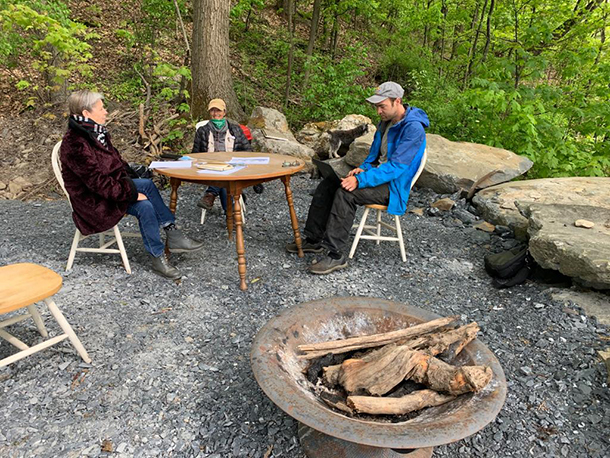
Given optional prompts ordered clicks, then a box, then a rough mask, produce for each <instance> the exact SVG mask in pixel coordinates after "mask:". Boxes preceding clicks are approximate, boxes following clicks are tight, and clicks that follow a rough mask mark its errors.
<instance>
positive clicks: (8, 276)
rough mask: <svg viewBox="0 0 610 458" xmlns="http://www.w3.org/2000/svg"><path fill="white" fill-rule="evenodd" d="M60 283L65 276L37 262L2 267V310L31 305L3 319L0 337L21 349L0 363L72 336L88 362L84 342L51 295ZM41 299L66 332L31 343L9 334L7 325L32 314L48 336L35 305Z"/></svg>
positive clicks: (75, 346) (21, 356)
mask: <svg viewBox="0 0 610 458" xmlns="http://www.w3.org/2000/svg"><path fill="white" fill-rule="evenodd" d="M61 284H62V279H61V277H60V276H59V275H57V274H56V273H55V272H53V271H52V270H50V269H47V268H46V267H42V266H39V265H37V264H30V263H21V264H11V265H8V266H4V267H0V314H4V313H9V312H14V311H16V310H20V309H22V308H26V307H27V309H28V311H27V312H26V313H24V314H21V315H14V316H12V317H11V318H9V319H7V320H4V321H0V338H2V339H4V340H6V341H7V342H8V343H10V344H11V345H13V346H15V347H17V348H18V349H19V350H21V351H19V352H17V353H15V354H13V355H11V356H8V357H6V358H3V359H2V360H0V367H4V366H6V365H8V364H11V363H14V362H15V361H19V360H20V359H22V358H25V357H26V356H29V355H32V354H34V353H37V352H39V351H40V350H44V349H45V348H47V347H50V346H51V345H55V344H56V343H59V342H61V341H62V340H65V339H70V342H71V343H72V345H74V348H76V351H77V352H78V354H79V355H80V356H81V358H83V360H84V361H85V362H86V363H90V362H91V358H89V355H88V354H87V351H86V350H85V348H84V347H83V344H82V343H81V341H80V340H79V338H78V337H77V335H76V333H75V332H74V330H73V329H72V327H71V326H70V324H69V323H68V321H67V320H66V318H65V317H64V316H63V314H62V313H61V311H60V310H59V308H57V305H55V302H54V301H53V298H52V296H53V295H54V294H55V293H56V292H57V291H59V290H60V289H61ZM41 300H44V302H45V303H46V304H47V307H49V311H50V312H51V314H52V315H53V317H54V318H55V320H56V321H57V324H59V326H60V327H61V329H62V330H63V332H64V333H63V334H61V335H59V336H57V337H51V338H50V339H47V340H45V341H43V342H41V343H39V344H37V345H34V346H32V347H30V346H28V345H27V344H25V343H24V342H23V341H21V340H19V339H18V338H17V337H15V336H13V335H12V334H9V333H8V332H7V331H5V330H4V328H6V327H7V326H10V325H12V324H15V323H18V322H20V321H23V320H25V319H27V318H32V319H33V320H34V324H36V328H37V329H38V332H40V334H41V335H42V337H45V338H46V337H49V334H48V333H47V330H46V328H45V326H44V322H43V321H42V317H41V316H40V313H39V312H38V310H37V309H36V305H35V303H36V302H39V301H41Z"/></svg>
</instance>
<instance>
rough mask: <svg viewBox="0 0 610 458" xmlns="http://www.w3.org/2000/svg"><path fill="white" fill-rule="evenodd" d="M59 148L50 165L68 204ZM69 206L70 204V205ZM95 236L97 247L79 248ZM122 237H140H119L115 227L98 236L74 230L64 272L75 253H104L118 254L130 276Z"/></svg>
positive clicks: (119, 232)
mask: <svg viewBox="0 0 610 458" xmlns="http://www.w3.org/2000/svg"><path fill="white" fill-rule="evenodd" d="M60 147H61V142H58V143H57V144H56V145H55V147H54V148H53V152H52V153H51V164H52V165H53V172H54V173H55V178H56V179H57V181H58V182H59V185H60V186H61V189H62V190H63V192H64V194H65V195H66V197H67V198H68V203H70V196H69V195H68V193H67V191H66V188H65V187H64V179H63V177H62V175H61V161H60V160H59V148H60ZM70 206H72V204H71V203H70ZM95 235H97V236H98V237H99V247H95V248H88V247H81V246H79V244H80V242H81V241H83V240H85V239H87V238H89V237H93V236H95ZM107 236H108V237H111V239H110V240H108V241H106V237H107ZM123 237H141V235H140V234H135V233H124V234H122V236H121V231H119V226H118V225H116V226H114V227H113V228H112V229H109V230H107V231H105V232H100V233H99V234H92V235H83V234H81V232H80V231H79V230H78V229H76V232H75V233H74V238H73V239H72V247H71V248H70V254H69V255H68V263H67V265H66V271H68V270H70V269H71V268H72V264H73V263H74V258H75V256H76V253H77V252H81V253H104V254H120V255H121V259H122V260H123V265H124V266H125V270H126V271H127V273H128V274H131V266H130V265H129V259H128V258H127V252H126V251H125V245H124V244H123ZM115 243H116V245H117V248H110V247H111V246H112V245H114V244H115Z"/></svg>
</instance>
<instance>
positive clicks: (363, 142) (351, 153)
mask: <svg viewBox="0 0 610 458" xmlns="http://www.w3.org/2000/svg"><path fill="white" fill-rule="evenodd" d="M376 131H377V129H376V128H375V127H373V126H369V131H368V132H367V133H366V134H364V135H363V136H362V137H358V138H357V139H355V140H354V141H353V142H352V144H351V145H349V150H348V151H347V154H346V155H345V162H347V163H348V164H349V165H351V166H352V167H358V166H359V165H361V164H362V163H363V162H364V160H365V159H366V157H367V156H368V155H369V150H370V149H371V145H372V144H373V139H374V138H375V132H376Z"/></svg>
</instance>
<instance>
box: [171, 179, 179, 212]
mask: <svg viewBox="0 0 610 458" xmlns="http://www.w3.org/2000/svg"><path fill="white" fill-rule="evenodd" d="M169 184H170V185H171V187H172V192H171V193H170V195H169V211H170V212H172V213H173V214H174V215H175V214H176V206H177V204H178V188H179V187H180V185H181V184H182V180H180V179H178V178H173V177H172V178H170V179H169Z"/></svg>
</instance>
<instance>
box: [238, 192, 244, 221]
mask: <svg viewBox="0 0 610 458" xmlns="http://www.w3.org/2000/svg"><path fill="white" fill-rule="evenodd" d="M239 205H240V206H241V222H242V224H246V206H245V205H244V196H243V195H240V196H239Z"/></svg>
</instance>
